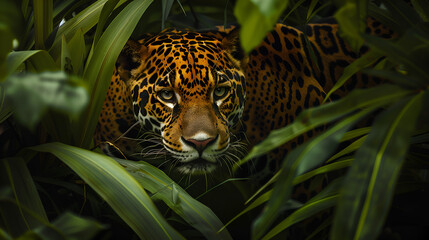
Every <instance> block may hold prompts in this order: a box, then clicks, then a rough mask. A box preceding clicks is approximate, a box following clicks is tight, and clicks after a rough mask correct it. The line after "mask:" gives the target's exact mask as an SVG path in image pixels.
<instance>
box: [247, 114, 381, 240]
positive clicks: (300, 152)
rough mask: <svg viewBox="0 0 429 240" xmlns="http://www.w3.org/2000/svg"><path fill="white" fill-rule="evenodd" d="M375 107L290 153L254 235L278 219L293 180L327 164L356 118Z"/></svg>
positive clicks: (256, 224) (261, 233)
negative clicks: (327, 159) (326, 161)
mask: <svg viewBox="0 0 429 240" xmlns="http://www.w3.org/2000/svg"><path fill="white" fill-rule="evenodd" d="M375 108H376V107H374V106H373V107H370V108H367V109H365V110H362V111H360V112H358V113H356V114H354V115H352V116H350V117H348V118H346V119H344V120H342V121H341V122H339V123H337V124H336V125H334V126H333V127H332V128H330V129H329V130H328V131H326V132H324V133H322V134H321V135H319V136H317V137H316V138H314V139H313V140H311V141H308V142H307V143H305V144H303V145H301V146H299V147H297V148H296V149H294V150H293V151H292V152H290V153H289V154H288V155H287V157H286V159H285V160H284V162H283V164H282V168H281V169H282V173H281V174H280V176H279V179H278V180H277V182H276V183H275V185H274V189H273V194H272V196H271V198H270V201H269V202H268V204H267V206H266V207H265V209H264V211H263V212H262V214H261V215H260V216H259V217H258V218H257V219H256V220H255V221H254V223H253V228H252V237H253V238H255V239H259V238H260V237H261V236H263V234H264V233H265V232H266V230H267V229H268V228H269V227H270V225H271V223H272V222H273V221H274V220H275V219H276V217H277V214H278V210H279V208H280V207H281V205H282V203H284V202H286V201H287V200H289V198H290V196H291V194H292V187H293V180H294V178H295V176H298V175H301V174H303V173H305V172H307V171H308V170H310V169H313V168H315V167H316V166H318V165H321V164H323V163H324V161H325V160H326V158H327V157H328V156H329V155H330V154H331V153H332V152H333V151H334V150H335V149H336V147H337V146H338V143H339V142H340V140H341V138H342V137H343V135H344V134H345V133H346V132H347V130H348V129H349V128H350V127H351V126H353V125H354V124H355V123H356V122H357V120H359V119H360V118H361V117H363V116H365V115H367V114H368V113H369V112H370V111H371V110H373V109H375Z"/></svg>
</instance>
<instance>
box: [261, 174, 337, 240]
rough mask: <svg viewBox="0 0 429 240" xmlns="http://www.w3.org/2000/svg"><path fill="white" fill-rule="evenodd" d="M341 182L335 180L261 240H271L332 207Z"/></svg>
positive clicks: (335, 201)
mask: <svg viewBox="0 0 429 240" xmlns="http://www.w3.org/2000/svg"><path fill="white" fill-rule="evenodd" d="M342 180H343V179H336V180H335V181H333V182H332V183H330V184H329V185H328V186H327V187H326V188H325V189H323V190H322V191H321V192H320V193H318V194H317V195H316V196H314V197H313V198H312V199H310V200H309V201H308V202H307V203H305V204H304V206H302V207H300V208H299V209H297V210H296V211H295V212H293V213H292V214H291V215H289V216H288V217H287V218H286V219H284V220H283V221H281V222H280V223H279V224H278V225H276V226H275V227H274V228H273V229H271V230H270V231H269V232H268V233H267V234H266V235H265V236H264V237H263V238H262V239H272V238H273V237H275V236H276V235H277V234H279V233H280V232H282V231H284V230H285V229H287V228H288V227H290V226H292V225H293V224H295V223H298V222H301V221H303V220H305V219H307V218H309V217H311V216H313V215H314V214H316V213H318V212H321V211H323V210H325V209H327V208H330V207H332V206H334V205H335V204H336V203H337V201H338V199H339V190H340V187H341V184H342Z"/></svg>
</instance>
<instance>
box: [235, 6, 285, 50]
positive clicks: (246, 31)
mask: <svg viewBox="0 0 429 240" xmlns="http://www.w3.org/2000/svg"><path fill="white" fill-rule="evenodd" d="M288 3H289V1H287V0H238V1H237V3H236V4H235V8H234V14H235V16H236V18H237V20H238V22H239V23H240V42H241V46H242V47H243V49H244V51H245V52H246V53H249V52H250V51H252V49H253V48H255V47H256V46H258V45H259V44H260V43H261V42H262V40H263V39H264V38H265V36H266V34H267V32H268V31H270V30H272V29H273V27H274V24H275V23H276V22H277V21H278V20H279V17H280V15H281V14H282V12H283V10H285V9H286V7H287V5H288Z"/></svg>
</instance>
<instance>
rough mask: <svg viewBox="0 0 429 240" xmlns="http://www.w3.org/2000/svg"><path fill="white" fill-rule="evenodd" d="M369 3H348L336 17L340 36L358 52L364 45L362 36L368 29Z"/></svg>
mask: <svg viewBox="0 0 429 240" xmlns="http://www.w3.org/2000/svg"><path fill="white" fill-rule="evenodd" d="M367 2H368V1H347V2H346V3H345V4H344V5H343V6H342V7H341V8H340V9H339V10H338V11H337V12H336V13H335V15H334V17H335V19H336V20H337V22H338V24H339V25H340V36H341V37H342V38H343V39H346V40H347V42H348V43H349V45H350V47H351V48H352V49H353V50H354V51H355V52H358V51H359V48H360V47H361V46H362V45H363V43H364V40H363V38H362V34H363V33H364V31H365V27H366V4H367Z"/></svg>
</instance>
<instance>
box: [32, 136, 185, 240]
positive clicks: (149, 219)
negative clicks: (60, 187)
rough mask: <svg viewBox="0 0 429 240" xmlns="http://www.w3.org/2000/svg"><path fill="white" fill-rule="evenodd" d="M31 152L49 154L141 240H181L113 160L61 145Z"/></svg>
mask: <svg viewBox="0 0 429 240" xmlns="http://www.w3.org/2000/svg"><path fill="white" fill-rule="evenodd" d="M31 149H32V150H35V151H40V152H49V153H52V154H54V155H55V156H56V157H58V158H59V159H60V160H61V161H63V162H64V163H65V164H67V165H68V166H69V167H70V168H71V169H72V170H73V171H74V172H75V173H76V174H78V175H79V176H80V177H81V178H82V179H83V180H84V181H85V182H86V183H87V184H88V185H89V186H90V187H92V188H93V189H94V190H95V191H96V192H97V193H98V194H99V195H100V196H101V197H102V198H103V199H104V200H105V201H106V202H107V203H108V204H109V205H110V206H111V207H112V208H113V210H115V212H116V213H117V214H118V215H119V216H120V217H121V218H122V219H123V220H124V221H125V222H126V223H127V224H128V225H129V226H130V227H131V228H132V229H133V230H134V231H135V232H136V233H137V235H138V236H139V237H140V238H142V239H182V238H183V237H182V236H180V234H179V233H177V232H176V231H175V230H174V229H173V228H172V227H171V226H170V225H169V224H168V223H167V221H166V220H165V219H164V218H163V217H162V215H161V214H160V213H159V211H158V209H157V208H156V207H155V205H154V204H153V202H152V200H151V199H150V197H149V196H148V195H147V194H146V192H145V191H144V189H143V188H142V187H141V186H140V184H139V183H138V182H137V181H136V180H135V179H134V178H133V177H132V176H131V175H130V174H129V173H128V172H127V171H126V170H125V169H124V168H123V167H121V166H120V165H119V164H118V163H117V162H115V161H114V160H113V159H112V158H110V157H108V156H105V155H101V154H98V153H94V152H91V151H88V150H84V149H81V148H77V147H72V146H69V145H65V144H62V143H48V144H44V145H39V146H36V147H32V148H31Z"/></svg>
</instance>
